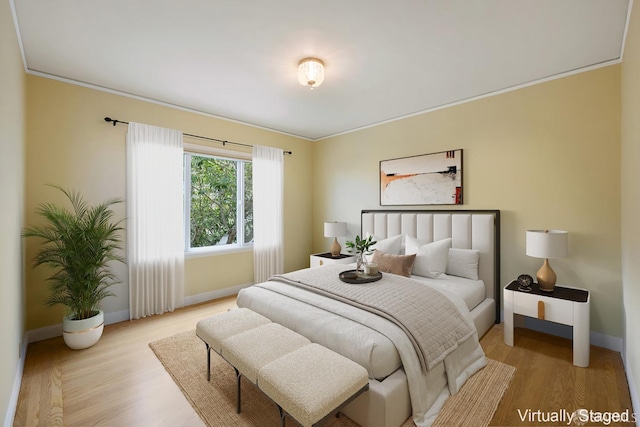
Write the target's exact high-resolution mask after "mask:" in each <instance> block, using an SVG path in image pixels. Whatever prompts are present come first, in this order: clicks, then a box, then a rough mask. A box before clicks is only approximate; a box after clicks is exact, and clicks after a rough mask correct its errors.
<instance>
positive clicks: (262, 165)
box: [252, 145, 284, 283]
mask: <svg viewBox="0 0 640 427" xmlns="http://www.w3.org/2000/svg"><path fill="white" fill-rule="evenodd" d="M252 167H253V278H254V281H255V283H260V282H264V281H265V280H267V279H269V277H271V276H272V275H274V274H279V273H283V272H284V224H283V211H284V201H283V200H284V197H283V193H284V152H283V151H282V150H281V149H278V148H271V147H263V146H260V145H254V146H253V166H252Z"/></svg>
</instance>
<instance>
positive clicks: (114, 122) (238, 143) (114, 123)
mask: <svg viewBox="0 0 640 427" xmlns="http://www.w3.org/2000/svg"><path fill="white" fill-rule="evenodd" d="M104 121H105V122H107V123H109V122H111V123H113V125H114V126H115V125H117V124H118V123H122V124H123V125H128V124H129V122H123V121H122V120H117V119H112V118H111V117H105V118H104ZM182 134H183V135H185V136H190V137H192V138H198V139H206V140H207V141H214V142H219V143H221V144H222V145H223V146H225V145H227V144H232V145H239V146H242V147H249V148H252V147H253V145H249V144H242V143H240V142H233V141H226V140H222V139H216V138H209V137H208V136H200V135H192V134H190V133H182ZM283 153H284V154H293V152H291V151H283Z"/></svg>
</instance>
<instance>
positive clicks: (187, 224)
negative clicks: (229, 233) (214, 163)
mask: <svg viewBox="0 0 640 427" xmlns="http://www.w3.org/2000/svg"><path fill="white" fill-rule="evenodd" d="M191 156H200V157H212V158H218V159H222V160H231V161H237V162H240V163H239V165H241V167H238V168H237V170H238V171H241V172H242V173H237V174H236V179H237V188H242V191H237V192H236V224H237V226H236V229H237V230H238V232H237V239H238V240H240V241H241V242H242V243H232V244H226V245H214V246H202V247H195V248H192V247H191V161H190V159H191ZM187 159H189V161H187ZM247 162H248V163H252V156H251V153H246V152H242V151H234V150H225V149H219V148H214V147H206V146H201V145H195V144H188V143H184V148H183V163H184V182H183V189H184V202H183V203H184V234H185V235H184V242H185V243H184V244H185V247H184V252H185V258H198V257H204V256H211V255H224V254H229V253H235V252H249V251H253V242H244V238H245V235H244V234H245V230H244V214H245V200H244V195H245V187H244V184H245V181H244V177H245V174H244V163H247ZM240 226H242V227H240Z"/></svg>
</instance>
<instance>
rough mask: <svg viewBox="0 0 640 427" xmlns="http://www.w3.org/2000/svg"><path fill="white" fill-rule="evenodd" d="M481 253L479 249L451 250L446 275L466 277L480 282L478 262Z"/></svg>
mask: <svg viewBox="0 0 640 427" xmlns="http://www.w3.org/2000/svg"><path fill="white" fill-rule="evenodd" d="M479 259H480V251H478V250H477V249H455V248H451V249H449V261H448V263H447V271H446V273H447V274H448V275H450V276H458V277H464V278H466V279H471V280H478V260H479Z"/></svg>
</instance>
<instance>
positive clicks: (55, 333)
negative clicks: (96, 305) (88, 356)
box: [25, 283, 252, 343]
mask: <svg viewBox="0 0 640 427" xmlns="http://www.w3.org/2000/svg"><path fill="white" fill-rule="evenodd" d="M251 285H252V283H249V284H245V285H237V286H232V287H230V288H224V289H217V290H215V291H211V292H204V293H201V294H197V295H190V296H187V297H185V298H184V305H185V306H188V305H194V304H200V303H202V302H207V301H211V300H214V299H218V298H224V297H228V296H232V295H236V294H237V293H238V292H240V290H241V289H244V288H246V287H249V286H251ZM126 320H129V310H120V311H116V312H113V313H105V314H104V324H105V325H111V324H113V323H119V322H124V321H126ZM60 336H62V323H58V324H57V325H50V326H45V327H43V328H38V329H31V330H30V331H27V334H26V338H25V339H27V340H28V341H25V342H26V343H31V342H36V341H43V340H48V339H50V338H55V337H60Z"/></svg>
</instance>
